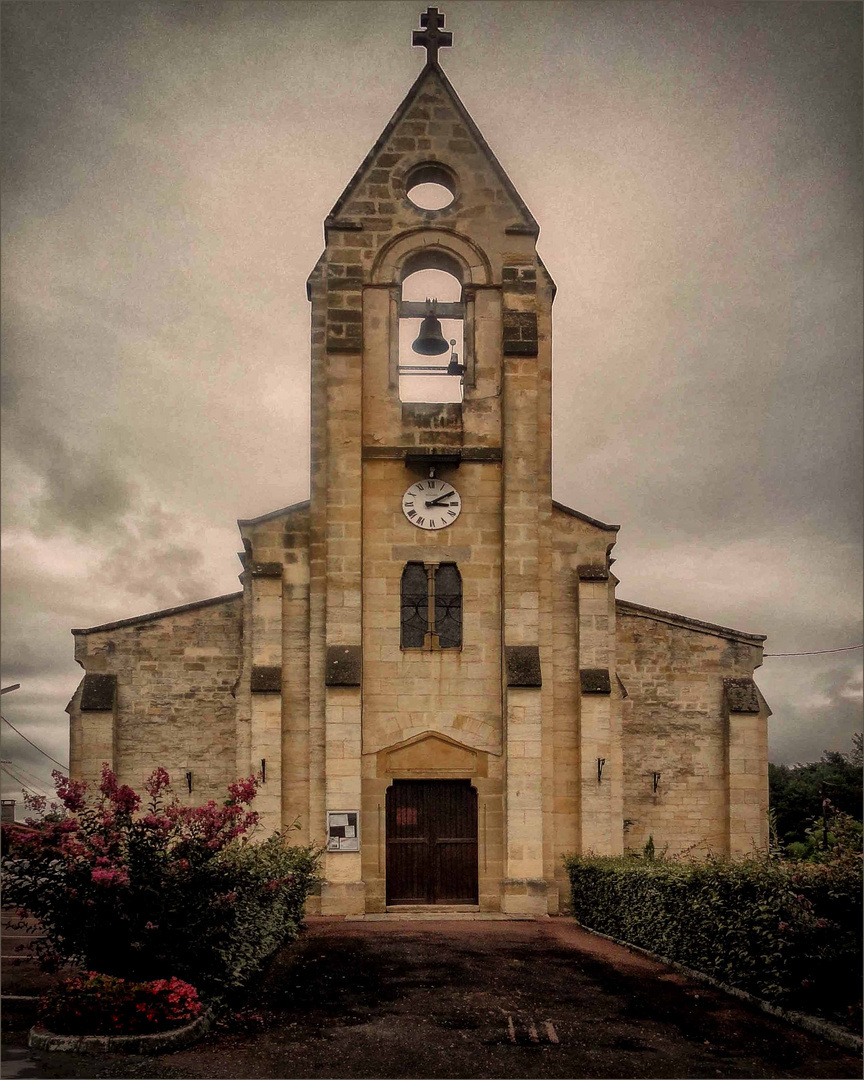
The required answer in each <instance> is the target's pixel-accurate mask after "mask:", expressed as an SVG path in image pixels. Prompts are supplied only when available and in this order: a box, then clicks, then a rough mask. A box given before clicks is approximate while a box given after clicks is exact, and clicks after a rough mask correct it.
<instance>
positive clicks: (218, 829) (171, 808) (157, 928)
mask: <svg viewBox="0 0 864 1080" xmlns="http://www.w3.org/2000/svg"><path fill="white" fill-rule="evenodd" d="M54 780H55V786H56V790H57V798H58V800H59V802H58V803H55V804H52V805H51V806H50V807H47V806H46V805H45V802H46V800H44V799H38V798H37V799H35V800H32V799H31V800H30V801H31V806H33V807H34V809H36V811H37V812H41V816H40V817H31V818H28V819H27V823H26V824H27V826H28V828H26V829H21V827H20V826H19V827H16V828H15V829H14V830H12V829H10V830H8V831H7V835H5V836H4V841H5V849H6V855H5V856H4V858H3V874H4V885H5V896H4V904H5V905H6V906H7V907H13V908H17V909H19V912H20V914H21V916H22V920H23V918H24V917H25V916H27V915H30V916H35V917H36V919H38V921H39V929H40V932H41V933H43V934H44V935H45V937H44V938H43V939H39V938H37V939H35V940H34V942H33V946H32V947H33V948H34V949H35V950H36V952H37V953H38V954H39V955H40V958H41V961H42V963H43V966H45V967H47V968H50V967H52V966H53V967H55V968H56V967H57V966H59V965H60V964H63V963H71V964H75V965H80V966H82V967H84V968H86V969H88V970H90V971H97V972H100V973H102V974H107V975H113V976H117V977H120V978H123V979H129V980H133V981H139V982H140V981H149V980H154V979H167V978H170V977H172V976H176V977H179V978H181V979H184V980H187V981H189V982H190V983H192V984H193V985H194V986H196V987H197V988H198V989H199V990H202V991H204V992H206V993H208V994H210V995H221V994H224V993H225V992H227V991H229V990H231V989H235V988H239V987H241V986H242V985H243V984H244V983H245V982H246V981H247V980H248V979H249V978H250V977H251V976H252V975H253V974H254V972H255V971H256V970H257V969H258V968H260V967H261V965H262V964H263V962H264V960H265V959H266V958H267V956H268V955H269V954H270V953H272V952H273V950H274V949H276V948H277V947H278V946H279V945H281V944H282V943H283V942H286V941H290V940H293V938H294V937H295V936H296V934H297V929H298V926H299V924H300V922H301V920H302V915H303V905H304V903H305V901H306V897H307V896H308V894H309V892H310V890H311V889H312V887H313V885H314V884H315V882H316V881H317V868H318V863H319V861H320V851H318V850H316V849H315V848H314V847H312V846H306V847H301V846H288V843H287V839H286V837H285V836H284V835H282V834H279V833H274V834H273V835H272V836H270V837H269V838H268V839H266V840H264V841H263V842H262V843H250V842H249V839H250V834H251V832H252V830H254V828H255V826H256V825H257V823H258V815H257V814H256V813H255V811H253V810H250V809H249V805H250V804H251V802H252V801H253V799H254V798H255V794H256V788H257V781H256V779H255V778H254V777H248V778H247V779H242V780H238V781H236V782H235V783H233V784H231V785H229V787H228V797H227V799H226V800H225V801H224V802H223V803H221V804H217V803H216V802H215V801H213V800H211V801H209V802H207V803H205V804H204V805H203V806H196V807H192V806H185V805H182V804H181V803H180V802H179V801H178V800H177V798H176V797H175V796H173V795H172V794H171V790H170V778H169V776H168V773H167V772H166V771H165V769H163V768H158V769H156V770H155V771H154V772H153V774H152V775H151V776H150V778H149V779H148V780H147V782H146V783H145V785H144V786H145V789H146V792H147V796H148V802H147V803H146V804H145V805H144V806H143V807H142V799H141V796H139V795H138V794H137V793H136V792H135V791H133V790H132V789H131V788H130V787H128V786H126V785H125V784H124V785H120V784H118V782H117V778H116V776H115V775H114V773H113V772H112V771H111V769H110V768H109V767H108V765H103V767H102V777H101V780H100V782H99V784H98V787H97V790H96V791H95V792H93V793H92V794H89V795H88V790H87V785H86V784H85V783H84V782H83V781H78V780H70V779H68V778H67V777H65V776H63V775H62V774H61V773H59V772H56V771H55V773H54ZM46 811H47V812H46ZM21 925H22V926H24V925H25V924H24V922H23V921H22V924H21Z"/></svg>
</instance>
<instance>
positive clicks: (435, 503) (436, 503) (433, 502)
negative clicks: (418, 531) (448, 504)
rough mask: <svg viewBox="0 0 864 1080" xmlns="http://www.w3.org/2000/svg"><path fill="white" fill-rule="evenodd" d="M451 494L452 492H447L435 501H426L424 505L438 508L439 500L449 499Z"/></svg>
mask: <svg viewBox="0 0 864 1080" xmlns="http://www.w3.org/2000/svg"><path fill="white" fill-rule="evenodd" d="M452 494H453V492H452V491H448V492H446V493H445V494H444V495H439V496H438V498H437V499H433V500H432V501H431V502H429V500H428V499H427V501H426V505H427V506H440V505H441V500H442V499H449V498H450V496H451V495H452Z"/></svg>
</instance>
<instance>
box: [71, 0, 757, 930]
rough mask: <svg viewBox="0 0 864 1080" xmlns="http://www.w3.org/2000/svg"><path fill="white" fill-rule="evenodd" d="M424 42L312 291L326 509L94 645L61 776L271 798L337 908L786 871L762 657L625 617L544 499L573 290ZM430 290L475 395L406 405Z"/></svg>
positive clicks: (731, 639)
mask: <svg viewBox="0 0 864 1080" xmlns="http://www.w3.org/2000/svg"><path fill="white" fill-rule="evenodd" d="M423 24H424V26H425V27H426V32H425V34H421V35H420V40H419V41H418V42H417V43H420V44H427V41H426V40H423V38H426V39H427V40H428V41H429V42H430V44H427V49H428V53H429V56H428V60H427V63H426V66H425V67H424V69H423V71H422V72H421V74H420V76H419V77H418V79H417V81H416V82H415V83H414V85H413V86H412V87H411V89H410V91H409V93H408V95H407V96H406V98H405V99H404V101H403V102H402V104H401V105H400V106H399V108H398V110H397V111H396V113H395V115H394V117H393V119H392V120H391V121H390V123H389V124H388V126H387V127H386V129H385V130H384V132H383V133H382V135H381V137H380V138H379V140H378V141H377V143H376V144H375V146H374V147H373V148H372V150H371V151H370V153H369V154H368V156H367V157H366V159H365V161H364V162H363V163H362V164H361V166H360V168H359V169H358V170H357V172H356V174H355V175H354V177H353V179H352V180H351V182H350V183H349V184H348V187H347V188H346V189H345V191H344V192H343V194H342V196H341V197H340V198H339V200H338V201H337V203H336V205H335V206H334V208H333V211H332V213H331V214H330V215H329V216H328V218H327V219H326V221H325V237H326V246H325V249H324V252H323V254H322V256H321V258H320V259H319V261H318V263H317V265H316V266H315V268H314V270H313V271H312V274H311V276H310V278H309V281H308V286H307V291H308V296H309V300H310V301H311V319H312V361H311V379H312V398H311V414H312V415H311V430H312V467H311V473H312V475H311V498H310V500H309V501H307V502H302V503H298V504H295V505H293V506H289V507H286V508H284V509H281V510H277V511H274V512H273V513H269V514H265V515H263V516H262V517H258V518H253V519H250V520H242V521H240V522H238V524H239V528H240V535H241V538H242V544H243V549H244V550H243V552H241V554H240V559H241V562H242V566H243V572H242V574H241V576H240V581H241V584H242V591H239V592H237V593H232V594H230V595H227V596H219V597H215V598H214V599H209V600H203V601H201V602H199V603H193V604H186V605H184V606H182V607H178V608H173V609H171V610H168V611H161V612H154V613H151V614H147V615H143V616H140V617H138V618H132V619H127V620H123V621H121V622H117V623H111V624H107V625H103V626H96V627H91V628H89V629H80V630H73V631H72V633H73V634H74V636H75V657H76V660H77V661H78V662H79V663H80V664H81V666H82V667H83V669H84V671H85V676H84V679H83V680H82V683H81V685H80V686H79V687H78V689H77V690H76V692H75V695H74V696H73V698H72V701H71V702H70V704H69V707H68V712H69V715H70V722H71V756H70V761H71V772H72V774H73V775H74V776H77V777H83V778H92V777H94V776H96V775H97V774H98V771H99V769H100V767H101V764H102V762H103V761H107V762H109V763H110V764H111V765H112V767H113V768H114V769H115V771H116V772H117V773H118V775H119V777H120V779H121V781H122V782H124V783H130V784H132V785H133V786H138V785H140V783H141V781H142V779H143V778H144V777H145V776H146V775H147V774H149V772H150V771H152V769H153V768H154V767H156V766H157V765H163V766H165V767H166V768H167V769H168V770H169V772H170V773H171V775H172V779H173V781H174V787H175V790H177V791H178V793H179V794H180V795H181V797H182V798H184V799H188V800H189V801H191V802H195V803H197V802H201V801H204V800H206V799H208V798H216V799H219V798H222V797H224V791H225V787H226V785H227V784H228V783H230V782H231V781H232V780H234V779H235V778H236V777H237V776H240V775H249V774H250V773H256V774H259V775H260V777H261V783H260V787H259V795H258V799H257V802H256V808H257V809H258V810H259V811H260V812H261V815H262V820H263V823H264V825H265V826H266V827H267V828H268V829H269V828H272V829H279V828H284V827H287V826H289V825H290V824H291V823H292V822H294V821H295V819H296V820H297V821H298V822H299V826H300V831H299V833H295V834H294V835H295V836H299V837H300V838H301V839H308V840H313V841H316V842H319V843H322V844H323V843H326V845H327V847H328V851H327V855H326V862H325V871H324V873H325V877H326V881H325V883H324V884H323V885H322V889H321V895H320V901H319V900H318V898H316V899H315V906H316V909H317V905H318V904H319V903H320V911H321V912H322V913H324V914H339V913H361V912H376V911H383V910H385V908H386V907H387V906H390V905H392V906H396V905H399V904H426V903H438V904H441V903H458V904H467V905H470V906H472V907H473V906H478V907H479V908H480V909H481V910H487V911H497V910H501V911H505V912H511V913H535V914H537V913H545V912H555V911H557V910H559V909H560V907H561V905H563V904H564V903H565V901H566V896H567V893H566V877H565V875H564V873H563V868H562V863H561V856H562V855H563V854H565V853H568V852H588V851H593V852H597V853H602V854H618V853H622V852H624V851H628V850H641V848H642V846H643V845H644V844H645V842H646V841H647V839H648V837H649V836H652V837H653V840H654V844H655V846H656V847H657V848H658V849H660V848H663V847H664V846H666V845H668V848H669V850H670V852H677V851H682V850H685V849H686V850H691V851H694V852H697V853H698V852H703V853H704V852H707V851H709V850H710V851H714V852H718V853H727V854H730V855H737V854H744V853H749V852H751V851H752V850H753V849H754V847H755V848H757V849H761V848H764V846H765V844H766V841H767V802H768V791H767V718H768V715H769V710H768V708H767V706H766V704H765V702H764V699H763V698H762V696H761V694H760V693H759V691H758V689H757V688H756V686H755V683H754V682H753V678H752V677H753V672H754V669H755V668H756V667H758V666H759V664H760V663H761V658H762V642H763V640H764V638H763V637H761V636H758V635H753V634H747V633H742V632H739V631H736V630H731V629H728V628H726V627H721V626H714V625H711V624H708V623H704V622H699V621H697V620H694V619H689V618H685V617H683V616H680V615H674V614H670V613H667V612H662V611H655V610H652V609H649V608H646V607H642V606H640V605H638V604H634V603H630V602H627V601H624V600H620V599H617V598H616V595H615V589H616V585H617V579H616V578H615V575H614V574H613V573H612V571H611V563H612V561H613V560H612V559H611V558H610V552H611V551H612V548H613V546H614V544H615V541H616V536H617V531H618V526H617V525H608V524H604V523H603V522H601V521H597V520H595V519H593V518H591V517H588V516H587V515H585V514H584V513H580V512H578V511H576V510H574V509H571V508H569V507H566V506H563V505H561V504H560V503H558V502H556V501H554V500H553V498H552V490H551V454H552V400H551V385H552V384H551V375H552V368H551V359H552V357H551V345H552V337H551V335H552V302H553V299H554V295H555V285H554V283H553V281H552V279H551V277H550V276H549V273H548V272H547V270H546V267H545V266H544V265H543V262H542V261H541V259H540V257H539V256H538V254H537V251H536V240H537V235H538V232H539V229H538V226H537V223H536V222H535V221H534V219H533V217H532V216H531V214H530V212H529V211H528V209H527V207H526V206H525V204H524V203H523V202H522V200H521V198H520V197H519V195H518V194H517V192H516V191H515V189H514V187H513V185H512V183H511V182H510V180H509V179H508V177H507V175H506V174H505V172H504V170H503V169H502V167H501V166H500V164H499V163H498V161H497V160H496V158H495V157H494V155H493V154H492V152H491V150H490V149H489V147H488V146H487V145H486V143H485V141H484V139H483V137H482V136H481V134H480V132H479V131H478V130H477V127H476V125H475V124H474V123H473V121H472V120H471V118H470V116H469V115H468V114H467V112H466V110H465V108H464V106H463V105H462V103H461V102H460V100H459V98H458V97H457V95H456V93H455V91H454V90H453V88H452V86H451V85H450V83H449V81H448V80H447V78H446V76H445V75H444V72H443V71H442V69H441V67H440V65H439V64H438V62H437V48H438V46H439V45H443V44H447V41H446V34H444V33H441V32H440V29H441V27H443V18H442V16H440V15H438V13H437V12H436V10H435V9H430V10H429V12H427V14H426V16H424V17H423ZM436 31H437V32H436ZM428 182H435V183H438V184H439V185H442V186H444V187H445V188H447V189H448V190H449V191H450V192H451V193H452V195H453V199H452V202H450V204H449V205H448V206H446V207H444V208H442V209H437V210H424V209H421V208H418V206H417V205H415V203H414V202H412V200H411V199H410V198H409V197H408V193H409V192H410V191H411V190H412V185H416V184H418V183H428ZM430 269H432V270H438V271H445V272H446V273H447V274H449V275H450V276H451V277H453V278H455V279H456V280H457V281H458V283H459V285H460V286H461V289H460V291H459V295H460V299H459V300H458V301H454V302H452V303H447V304H444V303H442V304H440V305H439V311H438V314H439V315H440V316H441V317H442V318H443V317H446V318H449V319H451V320H453V321H455V322H456V323H458V324H459V326H460V328H461V335H462V337H461V354H460V355H458V356H455V357H454V359H453V360H452V361H451V363H452V364H453V365H454V366H453V368H452V370H453V371H454V373H455V374H453V375H451V376H449V377H448V378H447V380H446V381H447V382H450V383H452V382H453V381H454V380H455V381H456V383H457V384H458V385H459V386H460V388H461V389H460V393H461V398H462V400H461V401H449V402H443V403H442V402H440V401H439V402H410V401H403V400H401V398H400V385H402V380H403V379H404V378H405V375H404V371H403V369H404V367H405V366H406V365H408V364H410V362H411V361H410V358H409V359H408V360H406V358H405V356H404V355H403V350H401V349H400V340H399V339H400V323H401V322H403V321H404V320H405V319H414V320H415V321H416V320H417V319H418V318H419V317H421V316H422V315H423V314H424V311H425V310H428V309H424V310H421V305H420V304H419V303H417V302H413V301H409V300H406V299H405V298H404V297H403V295H402V293H403V282H404V281H405V280H406V278H408V277H410V275H411V274H413V273H415V272H418V271H421V270H430ZM418 359H419V358H418V357H417V356H416V355H414V356H413V361H414V362H417V361H418ZM446 360H447V358H446V357H445V361H446ZM430 366H434V365H433V364H430ZM430 495H431V496H432V498H430V497H429V496H430ZM427 508H428V509H427ZM412 509H413V511H414V514H413V517H412V516H411V513H410V511H411V510H412ZM418 517H419V519H420V520H419V522H418ZM427 517H428V518H429V520H426V518H427Z"/></svg>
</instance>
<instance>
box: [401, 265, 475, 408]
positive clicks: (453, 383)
mask: <svg viewBox="0 0 864 1080" xmlns="http://www.w3.org/2000/svg"><path fill="white" fill-rule="evenodd" d="M457 275H458V276H457ZM435 319H437V320H438V323H437V325H436V323H435V322H434V320H435ZM464 324H465V318H464V307H463V304H462V282H461V267H460V266H459V264H458V263H457V261H456V260H455V259H453V258H452V257H449V256H447V255H446V254H445V253H443V252H439V253H432V252H428V253H427V252H422V253H420V254H419V255H418V256H416V257H414V258H411V259H408V260H407V261H406V263H405V266H404V268H403V274H402V287H401V290H400V297H399V398H400V400H401V401H419V402H441V403H446V402H461V401H462V383H463V377H462V376H463V370H464V345H465V334H464ZM439 326H440V334H439ZM422 335H425V336H422ZM433 350H434V351H433Z"/></svg>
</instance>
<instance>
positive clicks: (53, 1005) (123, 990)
mask: <svg viewBox="0 0 864 1080" xmlns="http://www.w3.org/2000/svg"><path fill="white" fill-rule="evenodd" d="M203 1008H204V1006H203V1005H202V1004H201V1002H200V1001H199V1000H198V991H197V990H196V989H195V987H194V986H190V985H189V983H185V982H182V981H181V980H180V979H174V978H172V979H156V980H155V981H153V982H144V983H134V982H128V981H127V980H126V979H117V978H115V977H114V976H112V975H100V974H99V973H98V972H95V971H88V972H86V973H85V974H83V975H78V976H76V977H75V978H72V979H64V980H63V981H62V982H61V983H60V984H59V986H56V987H55V988H54V989H52V990H50V991H49V992H48V993H47V994H46V995H45V997H44V998H43V999H42V1001H41V1003H40V1006H39V1021H40V1023H41V1024H42V1025H43V1026H44V1027H46V1028H47V1029H48V1030H49V1031H53V1032H54V1033H55V1034H57V1035H149V1034H151V1033H152V1032H154V1031H168V1030H170V1029H171V1028H177V1027H183V1026H184V1024H189V1023H191V1022H192V1021H193V1020H194V1019H195V1018H196V1017H197V1016H199V1015H200V1014H201V1012H202V1011H203Z"/></svg>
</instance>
